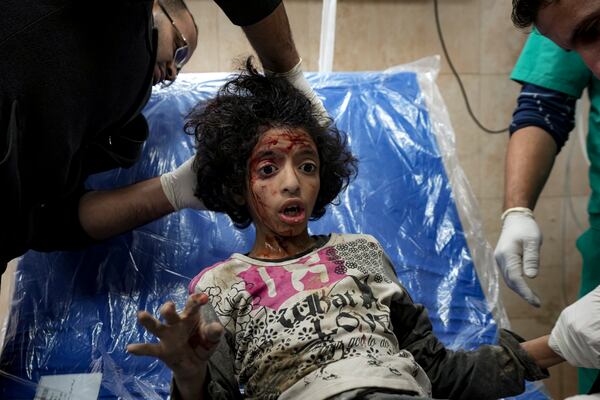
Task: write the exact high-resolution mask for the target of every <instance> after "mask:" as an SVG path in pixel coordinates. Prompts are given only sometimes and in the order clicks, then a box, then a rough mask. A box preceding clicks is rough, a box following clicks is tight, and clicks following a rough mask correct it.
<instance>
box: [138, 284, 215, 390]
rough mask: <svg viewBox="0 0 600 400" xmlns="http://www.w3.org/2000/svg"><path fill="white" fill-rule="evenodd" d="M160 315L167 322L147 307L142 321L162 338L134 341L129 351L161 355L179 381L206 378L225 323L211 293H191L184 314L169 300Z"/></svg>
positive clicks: (140, 321) (144, 354)
mask: <svg viewBox="0 0 600 400" xmlns="http://www.w3.org/2000/svg"><path fill="white" fill-rule="evenodd" d="M160 315H161V316H162V318H163V320H164V321H165V322H164V323H161V322H160V321H159V320H157V319H156V318H154V317H153V316H152V315H151V314H150V313H148V312H146V311H140V312H139V313H138V321H139V323H140V324H141V325H142V326H143V327H144V328H146V330H147V331H148V332H150V333H152V334H153V335H154V336H156V337H157V338H159V339H160V341H159V342H158V343H135V344H130V345H128V346H127V351H128V352H129V353H131V354H134V355H137V356H151V357H157V358H158V359H160V360H161V361H162V362H164V363H165V364H166V365H167V366H168V367H169V368H171V370H172V371H173V375H174V377H175V380H176V381H182V380H196V381H198V380H200V381H202V380H203V377H204V375H205V373H206V365H207V362H208V359H209V358H210V356H211V354H212V353H213V352H214V350H215V349H216V347H217V345H218V343H219V341H220V339H221V336H222V335H223V325H221V323H220V322H219V319H218V317H217V315H216V314H215V311H214V309H213V308H212V306H211V305H210V304H208V296H207V295H206V294H204V293H201V294H193V295H191V296H190V297H189V298H188V300H187V302H186V304H185V308H184V309H183V311H182V312H181V313H180V314H178V313H177V310H176V309H175V304H174V303H173V302H171V301H169V302H167V303H165V304H163V306H162V307H161V309H160Z"/></svg>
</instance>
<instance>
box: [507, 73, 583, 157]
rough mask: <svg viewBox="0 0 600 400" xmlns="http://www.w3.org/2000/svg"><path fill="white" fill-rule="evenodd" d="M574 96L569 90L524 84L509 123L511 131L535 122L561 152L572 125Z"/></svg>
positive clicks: (573, 120)
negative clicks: (563, 90)
mask: <svg viewBox="0 0 600 400" xmlns="http://www.w3.org/2000/svg"><path fill="white" fill-rule="evenodd" d="M576 102H577V99H576V98H575V97H573V96H569V95H568V94H565V93H561V92H558V91H556V90H552V89H546V88H543V87H540V86H537V85H533V84H530V83H528V84H525V85H523V87H522V88H521V93H520V94H519V98H518V100H517V108H516V109H515V111H514V113H513V119H512V123H511V124H510V134H511V135H512V134H513V133H514V132H516V131H518V130H519V129H521V128H526V127H528V126H537V127H539V128H542V129H543V130H545V131H546V132H548V133H549V134H550V135H551V136H552V138H553V139H554V141H555V142H556V147H557V153H558V152H560V150H561V148H562V147H563V146H564V144H565V142H566V141H567V139H569V132H571V131H572V130H573V127H574V126H575V103H576Z"/></svg>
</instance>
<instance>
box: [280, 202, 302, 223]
mask: <svg viewBox="0 0 600 400" xmlns="http://www.w3.org/2000/svg"><path fill="white" fill-rule="evenodd" d="M279 218H280V219H281V221H282V222H284V223H286V224H299V223H301V222H303V221H304V207H302V205H300V204H292V205H289V206H287V207H284V208H283V209H282V210H281V211H280V212H279Z"/></svg>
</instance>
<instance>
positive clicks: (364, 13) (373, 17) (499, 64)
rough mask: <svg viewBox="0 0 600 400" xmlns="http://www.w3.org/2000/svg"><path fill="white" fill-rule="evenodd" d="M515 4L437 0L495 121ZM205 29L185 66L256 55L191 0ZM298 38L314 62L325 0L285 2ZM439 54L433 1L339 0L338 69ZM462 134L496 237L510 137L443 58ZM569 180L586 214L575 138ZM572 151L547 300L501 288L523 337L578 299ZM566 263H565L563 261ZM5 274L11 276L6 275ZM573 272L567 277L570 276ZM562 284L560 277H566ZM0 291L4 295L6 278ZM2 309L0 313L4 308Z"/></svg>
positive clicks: (561, 371)
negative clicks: (536, 302) (537, 301)
mask: <svg viewBox="0 0 600 400" xmlns="http://www.w3.org/2000/svg"><path fill="white" fill-rule="evenodd" d="M510 3H511V2H509V1H506V0H504V1H499V0H440V13H441V23H442V26H443V30H444V34H445V38H446V43H447V46H448V48H449V51H450V54H451V56H452V57H453V60H454V64H455V66H456V67H457V69H458V71H459V73H460V74H461V76H462V79H463V81H464V83H465V86H466V90H467V92H468V94H469V98H470V100H471V105H472V108H473V110H474V112H475V113H476V114H477V115H478V116H479V117H480V119H481V120H482V122H483V123H484V124H485V125H487V126H489V127H492V128H495V129H497V128H500V127H504V126H507V125H508V123H509V121H510V116H511V112H512V109H513V107H514V104H515V98H516V95H517V93H518V90H519V87H518V85H516V84H515V83H512V82H510V81H509V79H508V75H509V73H510V70H511V68H512V65H513V63H514V61H515V59H516V57H517V55H518V53H519V50H520V48H521V46H522V43H523V41H524V39H525V37H526V35H525V34H524V33H522V32H519V31H517V30H516V29H514V28H513V27H512V26H511V23H510ZM188 4H189V5H190V7H191V9H192V12H193V13H194V15H195V17H196V21H197V23H198V27H199V37H200V42H199V46H198V50H197V52H196V54H195V55H194V57H193V58H192V60H191V61H190V64H189V65H188V66H186V68H185V71H187V72H209V71H228V70H230V69H231V68H232V66H233V65H234V63H233V62H232V60H233V59H234V58H235V57H238V58H239V57H243V56H244V55H246V54H248V53H249V52H250V48H249V45H248V43H247V42H246V40H245V39H244V36H243V34H242V33H241V30H240V29H239V28H237V27H234V26H232V25H231V23H229V21H228V20H227V19H226V17H225V16H224V15H223V14H222V12H221V11H220V10H219V9H218V8H217V7H216V6H215V4H214V3H213V2H212V0H188ZM285 4H286V8H287V10H288V15H289V17H290V22H291V25H292V30H293V32H294V38H295V42H296V45H297V48H298V50H299V52H300V53H301V55H302V57H303V58H304V60H305V70H306V71H315V70H317V66H318V56H319V37H320V25H321V22H320V18H321V6H322V2H321V1H319V0H286V2H285ZM431 54H441V47H440V45H439V41H438V39H437V35H436V32H435V25H434V13H433V0H370V1H363V0H339V1H338V11H337V31H336V47H335V58H334V70H338V71H360V70H380V69H385V68H388V67H390V66H393V65H396V64H402V63H407V62H410V61H413V60H415V59H418V58H421V57H425V56H429V55H431ZM438 84H439V87H440V89H441V92H442V95H443V96H444V98H445V101H446V104H447V106H448V109H449V112H450V117H451V119H452V123H453V126H454V130H455V132H456V136H457V146H458V156H459V160H460V163H461V165H462V167H463V168H464V170H465V172H466V174H467V177H468V178H469V180H470V182H471V185H472V188H473V191H474V193H475V195H476V197H477V199H478V201H479V204H480V206H481V211H482V215H483V218H484V226H485V229H486V232H485V235H486V237H487V239H488V240H489V241H490V243H492V244H495V243H496V240H497V238H498V235H499V230H500V221H499V216H500V214H501V211H502V194H503V166H504V152H505V148H506V143H507V140H508V137H507V135H506V134H501V135H489V134H486V133H484V132H482V131H480V130H479V129H478V128H477V127H476V125H475V124H474V123H473V122H472V121H471V119H470V118H469V116H468V114H467V111H466V107H465V105H464V102H463V100H462V97H461V96H460V92H459V89H458V85H457V83H456V80H455V79H454V77H453V76H452V75H451V74H450V70H449V68H448V66H447V64H446V62H445V61H444V62H443V66H442V71H441V74H440V77H439V79H438ZM569 146H573V147H574V149H573V160H574V162H573V163H572V165H571V167H572V172H571V181H570V183H571V185H570V187H569V191H570V192H571V193H572V195H573V196H572V199H573V202H574V206H575V209H576V212H577V215H578V217H579V218H580V220H582V221H584V222H585V223H587V221H586V219H585V205H586V200H587V195H588V189H587V176H586V167H585V165H584V162H583V161H582V157H581V155H580V154H581V153H580V152H579V147H578V143H576V140H571V143H570V144H569ZM567 152H568V149H565V150H563V152H562V153H561V155H560V156H559V158H558V160H557V164H556V165H555V168H554V171H553V173H552V176H551V178H550V182H549V183H548V185H547V188H546V189H545V191H544V193H543V194H542V197H541V199H540V201H539V203H538V206H537V208H536V218H537V220H538V222H539V224H540V226H541V228H542V230H543V232H544V246H543V251H542V256H541V257H542V266H541V274H540V277H538V278H537V279H535V280H534V281H533V282H532V283H531V286H532V287H533V288H534V290H536V291H537V293H538V294H539V295H540V296H541V298H542V301H543V306H542V308H540V309H533V308H532V307H530V306H528V305H527V304H526V303H525V302H524V301H522V300H520V299H519V298H518V297H517V296H516V295H514V294H512V293H511V292H510V291H509V290H506V288H505V287H504V285H503V284H502V286H503V289H504V290H503V298H504V301H505V304H506V306H507V308H508V313H509V316H510V318H511V320H512V324H513V328H514V329H515V331H517V332H519V333H520V334H521V335H523V336H524V337H525V338H533V337H535V336H539V335H542V334H545V333H547V332H549V331H550V329H551V327H552V325H553V322H554V320H555V319H556V317H557V315H558V312H559V310H560V309H562V307H563V304H564V302H565V300H564V299H565V296H563V287H564V288H565V291H566V299H567V301H568V302H571V301H573V300H574V299H575V296H576V291H577V287H578V279H579V275H578V274H579V269H580V267H581V259H580V257H579V254H578V253H577V251H576V250H575V247H574V240H575V238H576V237H577V235H578V234H579V233H580V229H579V228H578V227H577V226H576V224H575V223H574V222H573V219H572V218H571V217H570V215H569V214H568V213H566V212H565V205H566V204H567V203H566V200H567V197H566V195H565V194H566V191H565V168H566V159H567ZM564 265H566V266H567V267H566V270H563V266H564ZM7 275H8V274H5V277H6V276H7ZM565 276H566V278H567V279H563V277H565ZM563 282H564V284H563ZM2 283H3V288H2V292H1V294H2V295H4V296H6V293H7V290H5V286H4V285H6V283H7V282H6V279H3V282H2ZM0 313H2V310H0ZM551 373H552V378H551V379H549V380H548V381H547V385H548V388H549V390H550V392H551V394H552V395H553V397H554V398H557V399H562V398H564V397H565V396H566V395H568V394H573V393H575V387H576V378H575V373H574V369H572V368H570V367H567V366H560V367H555V368H553V369H552V370H551Z"/></svg>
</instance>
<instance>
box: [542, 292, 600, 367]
mask: <svg viewBox="0 0 600 400" xmlns="http://www.w3.org/2000/svg"><path fill="white" fill-rule="evenodd" d="M548 345H549V346H550V348H551V349H552V350H554V352H555V353H556V354H558V355H559V356H561V357H562V358H564V359H565V360H567V362H568V363H569V364H571V365H573V366H575V367H582V368H594V369H598V368H600V286H598V287H596V289H594V290H592V291H591V292H590V293H588V294H586V295H585V296H583V297H582V298H581V299H579V300H577V301H576V302H575V303H573V304H571V305H570V306H569V307H567V308H565V309H564V310H563V311H562V312H561V313H560V316H559V317H558V321H556V324H555V325H554V328H552V333H551V334H550V339H549V340H548Z"/></svg>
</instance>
